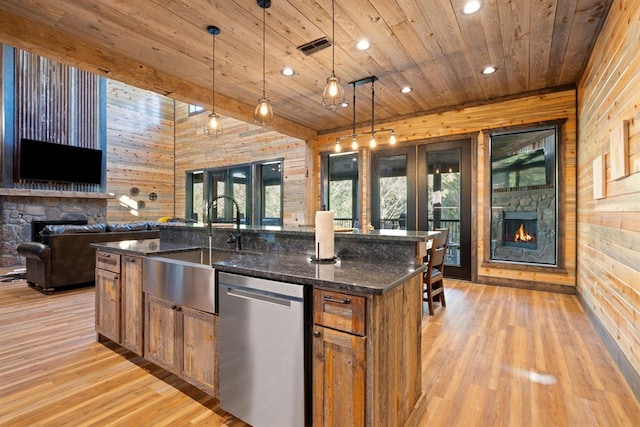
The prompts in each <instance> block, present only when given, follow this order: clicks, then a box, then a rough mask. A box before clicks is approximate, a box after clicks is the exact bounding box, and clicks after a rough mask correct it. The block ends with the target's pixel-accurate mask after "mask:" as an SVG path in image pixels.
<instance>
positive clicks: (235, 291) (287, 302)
mask: <svg viewBox="0 0 640 427" xmlns="http://www.w3.org/2000/svg"><path fill="white" fill-rule="evenodd" d="M223 286H224V288H225V290H226V293H227V295H228V296H230V297H235V298H242V299H247V300H252V301H261V302H266V303H269V304H275V305H280V306H283V307H291V302H292V301H295V300H296V298H292V297H285V296H281V295H277V294H272V293H269V292H262V291H258V290H255V289H250V288H236V287H231V286H225V285H223ZM300 301H302V300H300Z"/></svg>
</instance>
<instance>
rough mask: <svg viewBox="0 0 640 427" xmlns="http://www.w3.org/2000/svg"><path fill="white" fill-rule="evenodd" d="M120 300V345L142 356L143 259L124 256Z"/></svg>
mask: <svg viewBox="0 0 640 427" xmlns="http://www.w3.org/2000/svg"><path fill="white" fill-rule="evenodd" d="M121 268H122V275H121V277H120V299H121V305H120V308H121V310H122V316H121V319H122V325H121V327H120V335H121V336H120V338H121V341H120V344H122V346H123V347H126V348H128V349H129V350H131V351H133V352H134V353H136V354H138V355H140V356H142V354H143V353H142V352H143V350H144V346H143V337H144V293H143V291H142V258H140V257H135V256H128V255H124V256H122V262H121Z"/></svg>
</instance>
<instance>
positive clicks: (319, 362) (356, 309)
mask: <svg viewBox="0 0 640 427" xmlns="http://www.w3.org/2000/svg"><path fill="white" fill-rule="evenodd" d="M365 302H366V301H365V299H364V298H363V297H357V296H351V295H346V294H342V293H338V292H329V291H323V290H319V289H316V290H315V291H314V314H313V317H314V325H313V344H312V346H313V360H312V366H313V367H312V371H313V380H312V382H313V393H312V395H313V405H312V406H313V425H314V426H343V425H349V426H363V425H365V392H366V379H365V374H366V347H365V345H366V338H365V337H364V336H363V335H364V332H365V307H366V304H365Z"/></svg>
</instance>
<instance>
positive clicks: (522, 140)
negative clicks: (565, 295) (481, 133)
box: [489, 126, 558, 266]
mask: <svg viewBox="0 0 640 427" xmlns="http://www.w3.org/2000/svg"><path fill="white" fill-rule="evenodd" d="M557 141H558V128H557V127H556V126H549V127H544V128H536V129H531V130H521V131H515V132H504V133H495V134H492V135H491V146H490V149H491V173H490V177H491V220H490V230H491V242H490V248H489V253H490V259H491V260H494V261H506V262H514V263H530V264H543V265H550V266H555V265H557V235H558V213H557V211H558V208H557V206H558V186H557V182H556V175H557V156H556V152H557Z"/></svg>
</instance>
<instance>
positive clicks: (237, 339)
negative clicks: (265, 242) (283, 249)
mask: <svg viewBox="0 0 640 427" xmlns="http://www.w3.org/2000/svg"><path fill="white" fill-rule="evenodd" d="M304 291H305V290H304V286H301V285H295V284H291V283H283V282H276V281H272V280H264V279H258V278H254V277H247V276H241V275H236V274H230V273H224V272H220V273H219V275H218V298H219V299H218V308H219V315H220V407H221V408H223V409H224V410H226V411H228V412H230V413H231V414H233V415H234V416H236V417H237V418H240V419H241V420H243V421H245V422H247V423H249V424H251V425H253V426H254V427H260V426H268V427H273V426H279V427H285V426H292V427H300V426H304V425H306V424H307V414H308V411H307V410H306V404H307V403H306V402H307V399H306V390H307V387H306V378H307V375H306V371H307V369H306V366H305V364H306V361H305V360H306V359H305V347H306V338H305V329H306V326H305V325H306V323H307V320H306V314H305V313H306V312H307V311H308V310H305V306H306V304H305V298H304Z"/></svg>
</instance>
